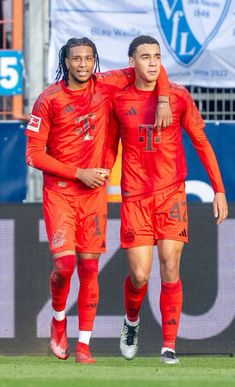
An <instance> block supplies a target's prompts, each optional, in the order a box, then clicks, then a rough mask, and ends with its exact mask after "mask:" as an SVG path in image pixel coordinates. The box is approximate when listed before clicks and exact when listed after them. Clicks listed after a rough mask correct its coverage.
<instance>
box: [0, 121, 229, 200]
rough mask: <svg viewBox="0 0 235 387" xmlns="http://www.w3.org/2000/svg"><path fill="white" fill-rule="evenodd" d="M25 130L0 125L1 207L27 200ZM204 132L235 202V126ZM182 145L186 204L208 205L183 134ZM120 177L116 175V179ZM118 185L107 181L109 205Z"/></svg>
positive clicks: (202, 176) (209, 195)
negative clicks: (186, 171) (184, 165)
mask: <svg viewBox="0 0 235 387" xmlns="http://www.w3.org/2000/svg"><path fill="white" fill-rule="evenodd" d="M24 129H25V124H24V123H21V122H9V121H8V122H1V123H0V133H1V136H0V165H1V169H0V181H1V184H0V202H3V203H4V202H22V201H23V200H24V199H25V197H26V190H27V184H26V176H27V168H26V165H25V136H24ZM205 132H206V135H207V137H208V139H209V141H210V143H211V145H212V147H213V149H214V151H215V154H216V157H217V160H218V162H219V166H220V170H221V174H222V178H223V182H224V185H225V190H226V196H227V199H228V201H235V173H234V168H235V153H234V144H235V123H229V124H227V123H226V124H225V123H219V122H218V123H207V124H206V128H205ZM183 142H184V149H185V154H186V159H187V166H188V175H187V179H186V192H187V196H188V200H189V201H202V202H211V201H212V200H213V196H214V194H213V190H212V188H211V186H210V183H209V181H208V178H207V175H206V173H205V171H204V169H203V167H202V165H201V163H200V161H199V159H198V156H197V154H196V152H195V150H194V148H193V146H192V145H191V142H190V140H189V138H188V136H187V135H186V134H185V133H183ZM116 172H118V171H116ZM119 175H120V174H119V173H118V177H119ZM112 181H113V183H112ZM118 182H119V181H118V180H117V181H115V179H111V181H110V185H109V187H108V193H109V195H110V196H112V195H115V200H110V201H120V187H119V185H117V184H118ZM111 183H112V184H111Z"/></svg>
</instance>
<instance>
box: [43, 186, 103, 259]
mask: <svg viewBox="0 0 235 387" xmlns="http://www.w3.org/2000/svg"><path fill="white" fill-rule="evenodd" d="M43 213H44V219H45V223H46V231H47V237H48V241H49V248H50V251H51V253H52V254H56V253H59V252H63V251H65V250H75V251H77V252H84V253H94V254H97V253H104V252H105V247H106V243H105V234H106V223H107V200H106V190H105V187H104V189H103V188H102V189H99V190H94V191H91V193H89V194H84V195H76V196H75V195H65V194H63V193H60V192H56V191H52V190H50V189H48V188H44V190H43Z"/></svg>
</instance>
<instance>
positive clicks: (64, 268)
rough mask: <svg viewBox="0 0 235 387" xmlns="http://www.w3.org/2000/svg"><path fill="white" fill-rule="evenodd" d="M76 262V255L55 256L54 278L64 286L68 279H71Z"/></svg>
mask: <svg viewBox="0 0 235 387" xmlns="http://www.w3.org/2000/svg"><path fill="white" fill-rule="evenodd" d="M75 262H76V257H75V255H68V256H63V257H59V258H55V259H54V268H53V272H52V280H54V281H56V282H57V283H59V284H60V285H61V286H63V285H64V283H65V282H66V281H67V280H70V278H71V276H72V274H73V271H74V266H75Z"/></svg>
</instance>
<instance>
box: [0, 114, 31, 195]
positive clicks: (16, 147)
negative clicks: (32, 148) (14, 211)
mask: <svg viewBox="0 0 235 387" xmlns="http://www.w3.org/2000/svg"><path fill="white" fill-rule="evenodd" d="M24 130H25V124H23V123H22V122H17V121H14V122H9V121H5V122H4V121H3V122H0V134H1V136H0V165H1V168H0V181H1V184H0V202H3V203H4V202H22V201H23V200H24V199H25V195H26V173H27V168H26V165H25V156H24V154H25V136H24Z"/></svg>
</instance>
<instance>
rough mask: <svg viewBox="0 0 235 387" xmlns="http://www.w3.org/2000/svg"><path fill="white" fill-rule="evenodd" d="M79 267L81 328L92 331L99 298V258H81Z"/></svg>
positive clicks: (81, 329)
mask: <svg viewBox="0 0 235 387" xmlns="http://www.w3.org/2000/svg"><path fill="white" fill-rule="evenodd" d="M77 268H78V277H79V281H80V288H79V292H78V318H79V330H80V331H92V328H93V323H94V319H95V315H96V309H97V304H98V299H99V286H98V259H80V260H79V261H78V265H77Z"/></svg>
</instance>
